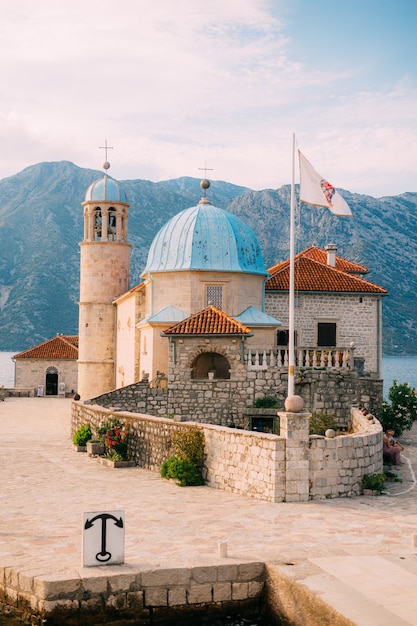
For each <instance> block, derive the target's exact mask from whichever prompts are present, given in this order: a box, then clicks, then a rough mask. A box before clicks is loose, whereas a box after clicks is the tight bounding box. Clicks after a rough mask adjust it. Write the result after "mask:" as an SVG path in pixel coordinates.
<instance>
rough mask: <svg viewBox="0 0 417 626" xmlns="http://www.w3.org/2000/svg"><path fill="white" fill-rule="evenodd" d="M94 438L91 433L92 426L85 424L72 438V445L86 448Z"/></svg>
mask: <svg viewBox="0 0 417 626" xmlns="http://www.w3.org/2000/svg"><path fill="white" fill-rule="evenodd" d="M92 436H93V433H92V432H91V426H90V424H83V425H82V426H80V427H79V429H78V430H76V431H75V433H74V435H73V437H72V443H73V444H74V445H75V446H85V445H86V444H87V441H89V440H90V439H91V437H92Z"/></svg>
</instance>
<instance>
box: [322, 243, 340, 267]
mask: <svg viewBox="0 0 417 626" xmlns="http://www.w3.org/2000/svg"><path fill="white" fill-rule="evenodd" d="M324 249H325V250H326V252H327V265H330V267H336V252H337V246H336V245H335V244H334V243H328V244H327V246H326V247H325V248H324Z"/></svg>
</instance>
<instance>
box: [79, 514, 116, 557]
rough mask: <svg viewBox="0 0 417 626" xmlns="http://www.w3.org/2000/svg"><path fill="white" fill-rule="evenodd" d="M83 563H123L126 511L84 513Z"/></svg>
mask: <svg viewBox="0 0 417 626" xmlns="http://www.w3.org/2000/svg"><path fill="white" fill-rule="evenodd" d="M83 531H84V532H83V565H84V566H91V565H110V564H114V563H123V562H124V558H123V556H124V555H123V544H124V512H123V511H111V512H110V511H105V512H102V513H84V524H83Z"/></svg>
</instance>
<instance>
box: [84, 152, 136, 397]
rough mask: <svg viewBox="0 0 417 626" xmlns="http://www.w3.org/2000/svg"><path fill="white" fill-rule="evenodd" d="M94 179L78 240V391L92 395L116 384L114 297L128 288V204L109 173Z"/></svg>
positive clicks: (85, 205)
mask: <svg viewBox="0 0 417 626" xmlns="http://www.w3.org/2000/svg"><path fill="white" fill-rule="evenodd" d="M109 167H110V164H109V163H108V161H107V142H106V161H105V163H104V165H103V168H104V170H105V174H104V177H103V178H101V179H99V180H96V181H95V182H94V183H92V184H91V185H90V186H89V188H88V189H87V192H86V194H85V200H84V202H83V203H82V206H83V207H84V240H83V241H82V242H81V243H80V244H79V245H80V248H81V255H80V301H79V331H78V332H79V349H78V393H79V394H80V396H81V400H82V401H84V400H88V399H89V398H94V397H95V396H98V395H100V394H102V393H106V392H108V391H111V390H112V389H114V387H115V363H114V358H115V334H116V328H115V319H116V313H115V307H114V305H113V301H114V299H115V298H117V297H118V296H120V295H121V294H123V293H125V292H126V291H128V289H129V273H130V248H131V245H130V244H129V243H128V242H127V218H128V208H129V204H128V202H127V197H126V193H125V191H124V189H123V188H122V186H121V185H120V184H119V183H118V182H117V181H116V180H114V179H113V178H111V177H110V176H108V174H107V170H108V169H109Z"/></svg>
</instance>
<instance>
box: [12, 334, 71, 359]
mask: <svg viewBox="0 0 417 626" xmlns="http://www.w3.org/2000/svg"><path fill="white" fill-rule="evenodd" d="M13 358H14V359H78V335H56V336H55V337H52V339H48V340H47V341H44V342H43V343H40V344H38V345H37V346H34V347H33V348H29V350H24V351H23V352H19V353H18V354H15V355H14V357H13Z"/></svg>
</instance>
